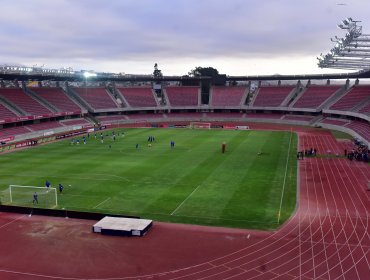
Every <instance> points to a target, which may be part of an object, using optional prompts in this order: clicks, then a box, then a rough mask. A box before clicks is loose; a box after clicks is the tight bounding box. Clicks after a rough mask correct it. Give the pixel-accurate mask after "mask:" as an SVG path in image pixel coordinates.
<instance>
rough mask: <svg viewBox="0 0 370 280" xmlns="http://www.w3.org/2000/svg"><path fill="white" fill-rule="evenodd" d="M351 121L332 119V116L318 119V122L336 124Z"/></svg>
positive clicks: (343, 124) (339, 124)
mask: <svg viewBox="0 0 370 280" xmlns="http://www.w3.org/2000/svg"><path fill="white" fill-rule="evenodd" d="M350 122H351V121H349V120H344V119H333V118H324V119H322V120H321V121H320V123H326V124H332V125H338V126H345V125H347V124H349V123H350Z"/></svg>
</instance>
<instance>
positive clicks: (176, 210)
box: [171, 185, 200, 216]
mask: <svg viewBox="0 0 370 280" xmlns="http://www.w3.org/2000/svg"><path fill="white" fill-rule="evenodd" d="M199 187H200V185H199V186H198V187H196V188H195V190H193V191H192V192H191V194H189V195H188V197H187V198H185V199H184V200H183V202H181V203H180V205H179V206H177V208H176V209H175V210H173V212H172V213H171V216H172V215H173V214H175V212H176V211H177V210H178V209H179V208H180V207H181V206H182V205H183V204H184V203H185V201H187V200H188V199H189V197H191V196H192V195H193V193H195V192H196V190H197V189H198V188H199Z"/></svg>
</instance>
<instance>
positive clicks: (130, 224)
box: [93, 216, 153, 236]
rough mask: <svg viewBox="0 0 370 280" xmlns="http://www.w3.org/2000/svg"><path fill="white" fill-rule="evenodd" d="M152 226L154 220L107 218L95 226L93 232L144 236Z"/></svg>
mask: <svg viewBox="0 0 370 280" xmlns="http://www.w3.org/2000/svg"><path fill="white" fill-rule="evenodd" d="M152 224H153V221H152V220H145V219H133V218H121V217H108V216H107V217H104V218H103V219H101V220H100V221H99V222H97V223H96V224H95V225H94V226H93V232H100V233H102V234H108V235H121V236H143V235H145V234H146V232H147V231H148V230H149V228H150V227H151V226H152Z"/></svg>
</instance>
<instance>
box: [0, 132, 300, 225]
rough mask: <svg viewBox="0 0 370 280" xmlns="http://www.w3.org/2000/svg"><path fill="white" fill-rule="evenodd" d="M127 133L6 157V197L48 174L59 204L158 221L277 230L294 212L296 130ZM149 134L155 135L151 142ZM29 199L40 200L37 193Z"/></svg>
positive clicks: (2, 186)
mask: <svg viewBox="0 0 370 280" xmlns="http://www.w3.org/2000/svg"><path fill="white" fill-rule="evenodd" d="M118 131H120V132H121V131H123V130H122V129H120V130H116V133H117V132H118ZM124 131H125V137H122V136H119V137H118V136H117V139H116V141H113V139H112V138H111V137H105V140H104V143H103V144H101V143H100V134H98V137H97V139H95V138H94V135H93V134H92V135H90V138H89V139H88V141H87V144H86V145H84V144H83V142H82V141H80V144H79V145H71V144H70V140H65V141H60V142H55V143H52V144H48V145H42V146H38V147H34V148H30V149H26V150H22V151H17V152H13V153H8V154H2V155H0V165H1V167H2V168H1V170H0V190H1V191H2V201H3V203H4V202H5V201H6V198H7V196H8V186H9V185H10V184H14V185H28V186H44V184H45V180H49V181H50V182H51V184H52V187H57V185H58V183H62V184H63V185H64V186H65V188H64V191H63V194H62V195H59V194H58V200H59V205H58V207H59V208H65V209H69V210H81V211H91V212H104V213H119V214H126V215H139V216H141V217H145V218H150V219H154V220H160V221H170V222H180V223H190V224H203V225H218V226H227V227H239V228H258V229H273V228H276V227H277V226H278V219H280V224H281V223H283V222H284V221H285V220H286V219H287V218H289V216H290V215H291V213H292V211H294V209H295V205H296V182H297V179H296V175H297V174H296V172H297V160H296V150H297V147H296V145H297V139H296V135H295V134H294V133H291V132H271V131H225V130H191V129H125V130H124ZM106 133H109V136H110V135H111V131H109V132H104V135H105V134H106ZM149 135H152V136H154V137H155V142H154V143H153V144H152V147H148V142H147V139H148V136H149ZM79 139H81V137H79ZM170 141H175V147H174V148H173V149H171V148H170ZM222 142H226V143H227V151H226V153H225V154H222V153H221V143H222ZM109 144H111V146H112V147H111V148H109ZM136 144H139V149H136V147H135V145H136ZM260 152H261V154H259V153H260ZM40 199H41V198H40ZM26 204H27V205H28V206H32V195H30V197H29V200H27V202H26ZM279 212H280V213H281V215H280V217H279Z"/></svg>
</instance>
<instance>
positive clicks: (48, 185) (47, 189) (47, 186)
mask: <svg viewBox="0 0 370 280" xmlns="http://www.w3.org/2000/svg"><path fill="white" fill-rule="evenodd" d="M50 186H51V184H50V182H49V181H48V180H46V182H45V187H46V191H49V188H50Z"/></svg>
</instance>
